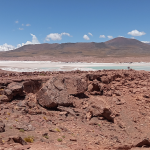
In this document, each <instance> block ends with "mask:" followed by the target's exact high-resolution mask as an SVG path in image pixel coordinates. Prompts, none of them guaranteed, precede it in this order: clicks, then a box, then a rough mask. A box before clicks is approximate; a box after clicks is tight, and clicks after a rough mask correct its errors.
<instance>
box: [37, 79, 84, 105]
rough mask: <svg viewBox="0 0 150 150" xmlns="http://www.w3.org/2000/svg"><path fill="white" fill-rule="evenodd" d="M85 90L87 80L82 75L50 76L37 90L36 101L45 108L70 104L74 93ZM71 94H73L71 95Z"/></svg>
mask: <svg viewBox="0 0 150 150" xmlns="http://www.w3.org/2000/svg"><path fill="white" fill-rule="evenodd" d="M86 90H87V82H86V80H85V79H84V78H82V77H80V78H79V77H76V76H74V77H59V76H58V77H52V78H51V79H50V80H48V81H47V83H46V84H45V85H44V86H43V88H42V89H41V90H40V91H39V92H37V94H36V98H37V101H38V103H39V104H40V105H41V106H43V107H46V108H56V107H57V106H59V105H60V106H70V105H72V103H73V101H72V98H73V96H75V95H78V94H81V93H84V92H85V91H86ZM72 95H73V96H72Z"/></svg>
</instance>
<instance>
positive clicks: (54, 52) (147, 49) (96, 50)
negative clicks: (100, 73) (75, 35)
mask: <svg viewBox="0 0 150 150" xmlns="http://www.w3.org/2000/svg"><path fill="white" fill-rule="evenodd" d="M41 55H42V56H44V55H45V56H54V57H65V56H73V57H74V56H83V57H86V56H87V57H88V56H92V57H140V56H150V45H148V44H146V43H143V42H140V41H138V40H136V39H128V38H124V37H117V38H114V39H112V40H109V41H106V42H101V43H95V42H91V43H62V44H57V43H54V44H48V43H44V44H36V45H24V46H22V47H20V48H18V49H15V50H11V51H7V52H0V57H32V56H41Z"/></svg>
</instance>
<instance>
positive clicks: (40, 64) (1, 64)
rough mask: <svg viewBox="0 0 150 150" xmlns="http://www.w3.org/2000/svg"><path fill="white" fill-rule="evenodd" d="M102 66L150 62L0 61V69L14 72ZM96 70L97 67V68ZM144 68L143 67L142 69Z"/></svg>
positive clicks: (81, 68) (82, 68) (138, 64)
mask: <svg viewBox="0 0 150 150" xmlns="http://www.w3.org/2000/svg"><path fill="white" fill-rule="evenodd" d="M98 67H100V68H101V67H102V68H103V69H105V67H106V69H107V68H109V67H110V69H113V67H114V68H116V67H130V68H132V67H149V68H150V62H148V63H146V62H133V63H93V62H91V63H87V62H51V61H0V69H2V70H7V71H16V72H34V71H72V70H83V71H95V70H96V69H93V68H98ZM97 70H98V69H97ZM143 70H144V69H143Z"/></svg>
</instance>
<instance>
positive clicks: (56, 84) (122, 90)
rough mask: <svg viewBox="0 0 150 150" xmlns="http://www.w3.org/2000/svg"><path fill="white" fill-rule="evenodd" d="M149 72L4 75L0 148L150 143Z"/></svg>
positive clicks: (138, 146) (0, 77)
mask: <svg viewBox="0 0 150 150" xmlns="http://www.w3.org/2000/svg"><path fill="white" fill-rule="evenodd" d="M149 109H150V73H149V72H146V71H135V70H103V71H96V72H92V71H91V72H81V71H74V72H73V71H72V72H53V73H52V72H33V73H13V72H11V73H9V72H8V73H1V74H0V149H12V150H18V149H19V148H20V149H23V150H25V149H32V150H34V149H36V150H38V149H39V150H41V149H46V148H47V149H48V148H49V149H53V150H55V149H60V148H61V149H62V150H70V149H73V150H79V149H82V150H87V149H94V150H99V149H114V150H115V149H142V148H143V149H144V147H147V148H149V147H150V133H149V127H150V111H149Z"/></svg>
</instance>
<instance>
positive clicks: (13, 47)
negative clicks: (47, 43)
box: [0, 34, 40, 51]
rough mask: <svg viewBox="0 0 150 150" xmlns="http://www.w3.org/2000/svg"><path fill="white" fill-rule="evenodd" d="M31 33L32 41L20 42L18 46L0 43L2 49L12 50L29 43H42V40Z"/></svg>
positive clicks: (0, 49)
mask: <svg viewBox="0 0 150 150" xmlns="http://www.w3.org/2000/svg"><path fill="white" fill-rule="evenodd" d="M30 35H31V36H32V41H27V42H26V43H22V44H18V45H17V47H15V46H13V45H9V44H7V43H5V44H3V45H0V51H10V50H14V49H16V48H19V47H21V46H24V45H29V44H40V42H39V41H38V39H37V37H36V36H35V35H34V34H30Z"/></svg>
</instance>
